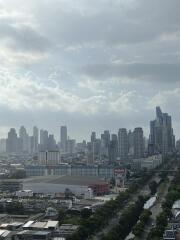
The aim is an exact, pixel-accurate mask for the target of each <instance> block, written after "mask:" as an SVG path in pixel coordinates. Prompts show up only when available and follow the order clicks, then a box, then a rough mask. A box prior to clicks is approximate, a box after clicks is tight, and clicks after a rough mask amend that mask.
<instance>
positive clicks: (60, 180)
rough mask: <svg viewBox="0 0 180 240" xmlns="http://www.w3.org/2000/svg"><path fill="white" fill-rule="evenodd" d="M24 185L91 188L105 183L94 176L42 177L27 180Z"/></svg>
mask: <svg viewBox="0 0 180 240" xmlns="http://www.w3.org/2000/svg"><path fill="white" fill-rule="evenodd" d="M23 182H24V183H51V184H68V185H81V186H89V185H90V184H96V183H105V181H104V180H103V179H102V178H99V177H96V176H93V177H89V176H40V177H33V178H26V179H24V180H23Z"/></svg>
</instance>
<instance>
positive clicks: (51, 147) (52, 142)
mask: <svg viewBox="0 0 180 240" xmlns="http://www.w3.org/2000/svg"><path fill="white" fill-rule="evenodd" d="M48 151H57V148H56V141H55V139H54V135H53V134H49V137H48Z"/></svg>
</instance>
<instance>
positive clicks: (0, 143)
mask: <svg viewBox="0 0 180 240" xmlns="http://www.w3.org/2000/svg"><path fill="white" fill-rule="evenodd" d="M0 152H1V153H5V152H6V139H5V138H2V139H0Z"/></svg>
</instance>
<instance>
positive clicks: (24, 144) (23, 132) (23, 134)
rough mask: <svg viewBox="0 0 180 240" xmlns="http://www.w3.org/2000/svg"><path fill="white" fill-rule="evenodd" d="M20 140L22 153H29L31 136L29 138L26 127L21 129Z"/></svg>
mask: <svg viewBox="0 0 180 240" xmlns="http://www.w3.org/2000/svg"><path fill="white" fill-rule="evenodd" d="M19 138H20V140H21V142H22V152H28V148H29V136H28V134H27V131H26V128H25V127H24V126H21V127H20V129H19Z"/></svg>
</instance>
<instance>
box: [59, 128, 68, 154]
mask: <svg viewBox="0 0 180 240" xmlns="http://www.w3.org/2000/svg"><path fill="white" fill-rule="evenodd" d="M60 139H61V149H62V151H63V152H67V127H66V126H61V131H60Z"/></svg>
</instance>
